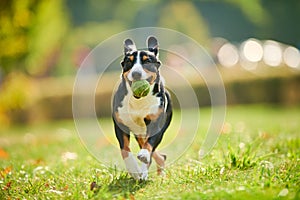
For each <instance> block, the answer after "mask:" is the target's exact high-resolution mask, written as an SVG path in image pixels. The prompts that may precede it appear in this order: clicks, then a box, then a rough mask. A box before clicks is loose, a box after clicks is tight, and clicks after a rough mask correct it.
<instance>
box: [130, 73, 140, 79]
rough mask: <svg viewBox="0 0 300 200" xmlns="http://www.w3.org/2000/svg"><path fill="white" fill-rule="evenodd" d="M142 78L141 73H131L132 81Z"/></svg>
mask: <svg viewBox="0 0 300 200" xmlns="http://www.w3.org/2000/svg"><path fill="white" fill-rule="evenodd" d="M141 77H142V73H141V72H132V78H133V79H134V80H140V79H141Z"/></svg>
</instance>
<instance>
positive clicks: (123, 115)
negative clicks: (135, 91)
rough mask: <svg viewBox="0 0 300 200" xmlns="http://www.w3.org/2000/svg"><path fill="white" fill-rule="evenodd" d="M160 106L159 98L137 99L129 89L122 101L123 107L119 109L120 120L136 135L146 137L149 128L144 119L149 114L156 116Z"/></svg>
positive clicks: (150, 96) (149, 96)
mask: <svg viewBox="0 0 300 200" xmlns="http://www.w3.org/2000/svg"><path fill="white" fill-rule="evenodd" d="M127 88H128V87H127ZM159 105H160V99H159V97H155V96H152V95H151V94H149V95H147V96H146V97H143V98H140V99H136V98H134V97H133V96H132V91H131V90H130V89H129V90H128V94H127V95H126V96H125V97H124V99H123V101H122V107H120V108H118V114H119V118H120V119H121V120H122V122H123V124H124V125H126V126H127V127H129V129H130V130H131V131H132V132H133V133H134V134H135V135H145V134H146V130H147V127H146V124H145V122H144V118H145V117H146V116H147V115H149V114H156V113H157V112H158V108H159Z"/></svg>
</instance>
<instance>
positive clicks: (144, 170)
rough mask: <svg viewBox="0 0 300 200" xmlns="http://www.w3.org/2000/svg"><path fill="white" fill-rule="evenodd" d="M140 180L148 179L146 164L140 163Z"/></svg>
mask: <svg viewBox="0 0 300 200" xmlns="http://www.w3.org/2000/svg"><path fill="white" fill-rule="evenodd" d="M141 171H142V174H141V180H144V181H145V180H147V179H148V164H145V163H142V165H141Z"/></svg>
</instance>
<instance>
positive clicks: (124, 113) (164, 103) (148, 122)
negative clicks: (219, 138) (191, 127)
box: [112, 36, 172, 180]
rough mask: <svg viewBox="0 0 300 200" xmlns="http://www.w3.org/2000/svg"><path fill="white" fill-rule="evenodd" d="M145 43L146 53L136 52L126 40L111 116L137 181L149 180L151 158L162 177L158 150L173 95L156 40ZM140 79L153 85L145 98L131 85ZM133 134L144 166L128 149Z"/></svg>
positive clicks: (151, 39)
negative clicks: (162, 72)
mask: <svg viewBox="0 0 300 200" xmlns="http://www.w3.org/2000/svg"><path fill="white" fill-rule="evenodd" d="M146 43H147V46H148V48H147V50H137V48H136V46H135V44H134V42H133V41H132V40H131V39H126V40H125V41H124V59H123V61H122V62H121V66H122V75H121V82H120V85H119V87H118V89H117V91H116V93H115V95H114V99H113V114H112V116H113V121H114V128H115V134H116V137H117V139H118V142H119V144H120V149H121V155H122V158H123V160H124V163H125V165H126V169H127V170H128V172H129V174H130V175H131V176H132V177H133V178H135V179H138V180H146V179H147V177H148V169H149V166H150V164H151V161H152V158H153V159H154V160H155V161H156V163H157V172H158V174H163V169H164V166H165V160H166V156H165V155H162V154H160V153H159V152H157V151H156V148H157V146H158V145H159V143H160V142H161V140H162V138H163V135H164V132H165V131H166V129H167V128H168V126H169V124H170V121H171V118H172V105H171V100H170V95H169V93H168V92H167V90H166V89H165V87H164V83H163V80H162V77H161V75H160V73H159V68H160V66H161V62H160V61H159V59H158V42H157V39H156V38H155V37H153V36H150V37H148V39H147V42H146ZM138 80H147V81H148V82H149V84H150V92H149V93H148V94H147V95H146V96H144V97H135V96H134V94H133V92H132V90H131V84H132V83H133V82H134V81H138ZM130 133H132V134H133V135H134V137H135V139H136V141H137V142H138V144H139V147H140V151H139V153H138V154H137V158H138V159H139V160H140V161H141V162H142V163H141V165H139V164H138V162H137V160H136V159H135V157H134V156H133V154H132V152H131V150H130V148H129V141H130Z"/></svg>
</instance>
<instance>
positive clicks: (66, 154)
mask: <svg viewBox="0 0 300 200" xmlns="http://www.w3.org/2000/svg"><path fill="white" fill-rule="evenodd" d="M77 157H78V155H77V153H74V152H64V153H63V154H62V156H61V159H62V161H63V162H67V161H68V160H76V159H77Z"/></svg>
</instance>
